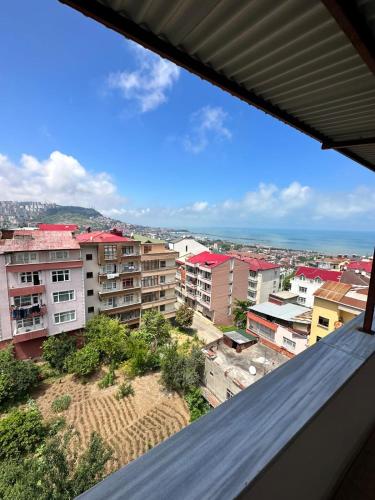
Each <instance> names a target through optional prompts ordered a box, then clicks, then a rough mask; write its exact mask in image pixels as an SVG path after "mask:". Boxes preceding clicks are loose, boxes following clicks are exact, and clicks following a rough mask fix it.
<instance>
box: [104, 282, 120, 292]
mask: <svg viewBox="0 0 375 500" xmlns="http://www.w3.org/2000/svg"><path fill="white" fill-rule="evenodd" d="M116 288H117V282H116V281H105V282H104V283H103V290H116Z"/></svg>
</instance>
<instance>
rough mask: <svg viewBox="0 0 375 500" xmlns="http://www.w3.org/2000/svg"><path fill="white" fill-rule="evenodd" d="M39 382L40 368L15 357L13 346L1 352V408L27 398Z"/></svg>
mask: <svg viewBox="0 0 375 500" xmlns="http://www.w3.org/2000/svg"><path fill="white" fill-rule="evenodd" d="M38 382H39V368H38V367H37V366H36V365H35V364H34V363H32V362H31V361H20V360H18V359H16V358H15V357H14V352H13V346H12V345H10V346H8V347H7V348H5V349H2V350H1V351H0V408H2V407H5V405H7V404H10V403H12V404H13V403H14V402H16V401H18V400H20V399H21V398H23V397H25V396H26V395H27V394H28V392H29V391H30V389H31V388H33V387H35V386H36V385H37V384H38Z"/></svg>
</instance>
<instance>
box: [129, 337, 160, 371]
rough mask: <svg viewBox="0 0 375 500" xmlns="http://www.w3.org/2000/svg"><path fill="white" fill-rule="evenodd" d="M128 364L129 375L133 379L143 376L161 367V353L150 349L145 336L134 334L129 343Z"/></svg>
mask: <svg viewBox="0 0 375 500" xmlns="http://www.w3.org/2000/svg"><path fill="white" fill-rule="evenodd" d="M127 357H128V358H129V360H128V361H127V363H126V366H127V371H128V374H129V375H130V376H131V377H135V376H138V375H143V374H145V373H147V372H148V371H151V370H156V369H157V368H159V366H160V359H159V353H158V351H157V350H155V349H150V346H149V345H148V344H147V342H146V340H145V339H144V338H143V336H140V335H138V333H133V334H131V335H130V336H129V338H128V341H127Z"/></svg>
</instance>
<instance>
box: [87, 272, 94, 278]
mask: <svg viewBox="0 0 375 500" xmlns="http://www.w3.org/2000/svg"><path fill="white" fill-rule="evenodd" d="M93 277H94V273H92V272H91V271H90V272H88V273H86V278H87V279H90V278H93Z"/></svg>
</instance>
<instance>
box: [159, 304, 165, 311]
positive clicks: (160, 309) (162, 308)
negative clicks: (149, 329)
mask: <svg viewBox="0 0 375 500" xmlns="http://www.w3.org/2000/svg"><path fill="white" fill-rule="evenodd" d="M159 311H160V312H164V311H165V304H162V305H161V306H160V307H159Z"/></svg>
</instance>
